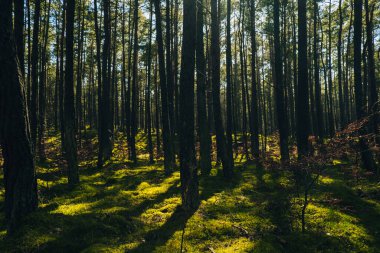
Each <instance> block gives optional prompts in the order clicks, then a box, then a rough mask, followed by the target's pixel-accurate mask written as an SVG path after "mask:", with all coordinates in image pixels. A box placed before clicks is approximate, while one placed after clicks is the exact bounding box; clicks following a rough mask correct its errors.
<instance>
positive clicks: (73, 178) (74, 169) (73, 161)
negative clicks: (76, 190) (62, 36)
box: [64, 0, 79, 186]
mask: <svg viewBox="0 0 380 253" xmlns="http://www.w3.org/2000/svg"><path fill="white" fill-rule="evenodd" d="M66 3H67V11H66V18H67V20H66V75H65V101H64V120H65V134H64V139H65V157H66V161H67V174H68V182H69V185H70V186H74V185H76V184H78V183H79V172H78V158H77V144H76V140H75V129H76V128H75V107H74V14H75V0H66Z"/></svg>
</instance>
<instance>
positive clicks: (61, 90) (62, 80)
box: [59, 1, 66, 153]
mask: <svg viewBox="0 0 380 253" xmlns="http://www.w3.org/2000/svg"><path fill="white" fill-rule="evenodd" d="M62 8H63V11H62V29H61V38H60V44H61V46H60V47H61V51H60V57H59V58H60V66H59V73H60V76H59V122H60V130H61V150H62V153H64V149H65V147H64V146H65V138H64V133H65V120H64V115H63V114H64V112H63V98H64V83H65V73H64V56H65V50H64V48H65V47H64V44H65V30H66V1H64V2H63V4H62Z"/></svg>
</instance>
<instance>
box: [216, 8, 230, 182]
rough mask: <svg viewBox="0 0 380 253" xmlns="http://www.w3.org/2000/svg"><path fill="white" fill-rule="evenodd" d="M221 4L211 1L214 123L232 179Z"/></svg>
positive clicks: (225, 168)
mask: <svg viewBox="0 0 380 253" xmlns="http://www.w3.org/2000/svg"><path fill="white" fill-rule="evenodd" d="M219 8H220V6H219V4H218V0H211V71H212V93H213V107H214V112H213V113H214V123H215V132H216V145H217V150H218V157H219V158H220V159H221V160H222V165H223V174H224V176H225V177H227V178H228V177H230V176H231V174H232V168H231V162H230V161H229V156H228V154H227V150H226V137H225V135H224V126H223V120H222V110H221V105H220V38H219V37H220V27H219V25H220V24H219Z"/></svg>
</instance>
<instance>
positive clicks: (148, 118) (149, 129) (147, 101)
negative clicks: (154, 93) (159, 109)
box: [145, 2, 154, 164]
mask: <svg viewBox="0 0 380 253" xmlns="http://www.w3.org/2000/svg"><path fill="white" fill-rule="evenodd" d="M149 11H150V13H149V15H150V16H149V44H148V55H147V65H148V73H147V76H148V77H147V79H148V80H147V82H148V83H147V87H146V93H145V94H146V95H145V108H146V109H145V110H146V112H145V113H146V122H147V127H146V128H147V132H148V138H147V139H148V152H149V163H150V164H153V163H154V158H153V142H152V117H151V115H152V113H151V106H150V98H151V80H152V79H151V72H152V71H151V69H152V33H153V31H152V30H153V6H152V2H150V4H149Z"/></svg>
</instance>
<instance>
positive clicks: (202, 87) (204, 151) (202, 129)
mask: <svg viewBox="0 0 380 253" xmlns="http://www.w3.org/2000/svg"><path fill="white" fill-rule="evenodd" d="M203 15H204V13H203V0H199V1H197V24H196V25H197V31H196V34H197V36H196V37H197V41H196V63H197V110H198V134H199V142H200V162H199V165H200V168H201V172H202V175H209V174H210V171H211V136H210V129H209V126H208V120H207V108H206V75H207V73H206V60H205V55H204V43H203Z"/></svg>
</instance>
